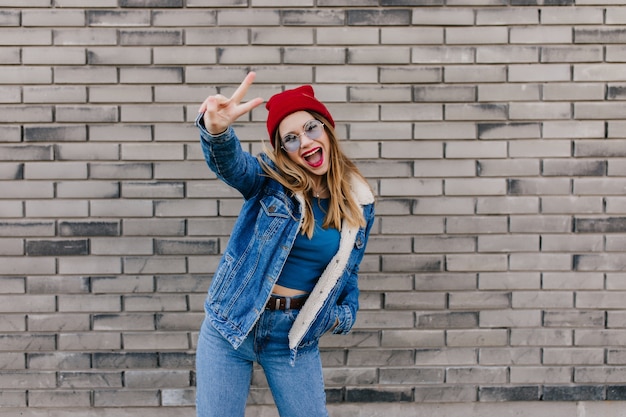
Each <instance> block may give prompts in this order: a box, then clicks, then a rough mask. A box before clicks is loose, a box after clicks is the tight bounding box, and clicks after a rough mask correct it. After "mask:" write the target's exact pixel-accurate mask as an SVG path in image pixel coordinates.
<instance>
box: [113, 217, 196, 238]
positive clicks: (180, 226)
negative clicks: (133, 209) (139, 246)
mask: <svg viewBox="0 0 626 417" xmlns="http://www.w3.org/2000/svg"><path fill="white" fill-rule="evenodd" d="M123 227H124V236H183V235H184V233H185V228H184V227H185V225H184V221H183V220H180V219H124V220H123Z"/></svg>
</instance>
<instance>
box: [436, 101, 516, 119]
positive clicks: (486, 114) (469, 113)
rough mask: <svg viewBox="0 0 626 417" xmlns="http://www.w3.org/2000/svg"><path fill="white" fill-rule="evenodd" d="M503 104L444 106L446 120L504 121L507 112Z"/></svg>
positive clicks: (453, 104)
mask: <svg viewBox="0 0 626 417" xmlns="http://www.w3.org/2000/svg"><path fill="white" fill-rule="evenodd" d="M507 109H508V106H507V105H504V104H487V103H482V104H473V103H466V104H456V103H452V104H446V106H445V112H444V114H445V116H444V117H445V119H446V120H475V119H479V120H504V119H505V118H506V113H507V112H508V110H507Z"/></svg>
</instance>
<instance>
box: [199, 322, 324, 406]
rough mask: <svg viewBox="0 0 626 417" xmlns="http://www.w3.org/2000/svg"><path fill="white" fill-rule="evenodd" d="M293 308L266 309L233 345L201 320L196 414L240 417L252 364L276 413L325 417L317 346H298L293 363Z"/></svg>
mask: <svg viewBox="0 0 626 417" xmlns="http://www.w3.org/2000/svg"><path fill="white" fill-rule="evenodd" d="M298 312H299V311H298V310H282V311H281V310H276V311H269V310H266V311H264V312H263V314H261V317H260V318H259V321H258V322H257V324H256V325H255V327H254V329H253V330H252V332H250V335H249V336H248V337H247V338H246V339H245V340H244V342H243V343H242V344H241V345H240V346H239V348H238V349H234V348H233V347H232V345H231V344H230V343H229V342H228V341H227V340H226V339H224V337H223V336H222V335H221V334H220V333H219V332H218V331H217V330H216V329H215V328H214V327H213V326H212V325H211V323H210V321H209V320H205V321H204V323H203V325H202V328H201V330H200V336H199V338H198V348H197V350H196V360H197V380H196V413H197V415H198V417H243V416H244V415H245V407H246V401H247V397H248V391H249V390H250V383H251V377H252V371H253V366H254V362H257V363H259V364H260V365H261V367H262V368H263V371H264V373H265V377H266V378H267V382H268V385H269V387H270V390H271V392H272V396H273V398H274V403H275V404H276V407H277V408H278V412H279V414H280V416H281V417H327V416H328V412H327V411H326V394H325V392H324V380H323V375H322V365H321V359H320V353H319V349H318V346H317V344H314V345H311V346H309V347H308V348H306V349H303V350H300V351H299V353H298V360H297V362H296V364H295V366H291V365H290V364H289V362H288V361H286V360H285V358H286V357H288V356H289V351H290V349H289V344H288V333H289V329H290V328H291V326H292V325H293V323H294V320H295V318H296V316H297V315H298Z"/></svg>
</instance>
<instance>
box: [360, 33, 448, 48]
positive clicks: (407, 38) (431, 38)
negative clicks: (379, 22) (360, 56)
mask: <svg viewBox="0 0 626 417" xmlns="http://www.w3.org/2000/svg"><path fill="white" fill-rule="evenodd" d="M380 35H381V44H383V45H385V44H387V45H416V44H419V45H430V44H434V45H439V44H442V43H443V42H444V31H443V29H442V28H434V27H433V28H407V27H401V28H400V27H398V28H396V27H383V28H381V34H380ZM353 49H354V50H357V48H353ZM359 49H360V48H359Z"/></svg>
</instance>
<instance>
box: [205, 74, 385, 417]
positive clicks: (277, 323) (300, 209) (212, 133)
mask: <svg viewBox="0 0 626 417" xmlns="http://www.w3.org/2000/svg"><path fill="white" fill-rule="evenodd" d="M254 77H255V74H254V73H249V74H248V75H247V76H246V78H245V80H244V81H243V82H242V84H241V85H240V86H239V88H238V89H237V90H236V91H235V93H234V94H233V96H232V97H231V98H230V99H227V98H226V97H224V96H221V95H216V96H210V97H208V98H207V99H206V100H205V101H204V103H203V104H202V105H201V107H200V114H199V115H198V118H197V120H196V125H197V126H198V127H199V128H200V136H201V144H202V148H203V151H204V155H205V158H206V161H207V164H208V165H209V167H210V168H211V169H212V170H213V172H215V174H216V175H217V176H218V178H220V179H221V180H223V181H224V182H225V183H226V184H228V185H230V186H232V187H234V188H235V189H237V190H238V191H239V192H240V193H241V194H242V195H243V197H244V204H243V207H242V209H241V212H240V214H239V217H238V219H237V222H236V223H235V226H234V228H233V231H232V234H231V237H230V239H229V242H228V246H227V247H226V249H225V251H224V254H223V256H222V259H221V260H220V263H219V265H218V267H217V271H216V272H215V275H214V277H213V281H212V283H211V287H210V289H209V293H208V297H207V300H206V304H205V310H206V318H205V320H204V323H203V325H202V328H201V330H200V336H199V340H198V348H197V352H196V361H197V363H196V365H197V386H196V398H197V400H196V405H197V415H198V416H199V417H209V416H211V417H212V416H220V417H243V416H244V412H245V405H246V399H247V396H248V392H249V390H250V379H251V375H252V369H253V363H254V362H258V363H259V364H260V365H261V366H262V368H263V370H264V372H265V375H266V377H267V381H268V384H269V387H270V389H271V392H272V395H273V397H274V402H275V403H276V406H277V408H278V411H279V414H280V415H281V416H282V417H299V416H302V417H305V416H306V417H321V416H328V413H327V411H326V397H325V393H324V382H323V377H322V366H321V361H320V354H319V348H318V341H319V338H320V337H321V336H322V335H323V334H324V333H326V332H327V331H332V332H333V333H337V334H345V333H347V332H348V331H350V329H351V328H352V325H353V324H354V320H355V318H356V311H357V309H358V295H359V291H358V287H357V271H358V266H359V263H360V261H361V259H362V258H363V252H364V251H365V244H366V242H367V238H368V235H369V231H370V229H371V227H372V223H373V220H374V206H373V203H374V196H373V193H372V191H371V189H370V187H369V185H368V184H367V182H366V181H365V179H364V178H363V176H362V175H361V174H360V173H359V172H358V170H357V168H356V167H355V166H354V164H353V163H352V162H351V161H349V160H348V158H347V157H346V156H345V155H344V154H343V153H342V152H341V150H340V149H339V144H338V142H337V138H336V137H335V133H334V129H333V128H334V125H335V123H334V121H333V118H332V116H331V115H330V113H329V112H328V109H327V108H326V107H325V106H324V105H323V104H322V103H321V102H319V101H318V100H317V99H316V98H315V95H314V92H313V89H312V87H311V86H302V87H299V88H296V89H293V90H286V91H284V92H282V93H279V94H276V95H274V96H273V97H272V98H271V99H270V100H269V101H268V103H267V104H266V108H267V110H268V116H267V130H268V133H269V137H270V143H271V144H272V147H273V150H269V149H268V150H266V152H264V153H262V154H260V155H259V156H258V158H257V157H254V156H252V155H250V154H249V153H247V152H244V151H243V150H242V148H241V145H240V143H239V140H238V139H237V136H236V135H235V132H234V131H233V129H232V127H231V124H232V123H233V122H234V121H235V120H236V119H237V118H239V117H240V116H242V115H243V114H245V113H247V112H249V111H251V110H252V109H253V108H255V107H257V106H258V105H259V104H261V103H262V99H260V98H256V99H253V100H251V101H248V102H247V103H241V100H242V99H243V97H244V95H245V94H246V91H247V90H248V88H249V86H250V85H251V84H252V82H253V81H254Z"/></svg>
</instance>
